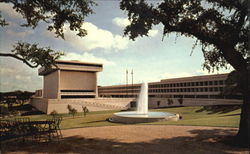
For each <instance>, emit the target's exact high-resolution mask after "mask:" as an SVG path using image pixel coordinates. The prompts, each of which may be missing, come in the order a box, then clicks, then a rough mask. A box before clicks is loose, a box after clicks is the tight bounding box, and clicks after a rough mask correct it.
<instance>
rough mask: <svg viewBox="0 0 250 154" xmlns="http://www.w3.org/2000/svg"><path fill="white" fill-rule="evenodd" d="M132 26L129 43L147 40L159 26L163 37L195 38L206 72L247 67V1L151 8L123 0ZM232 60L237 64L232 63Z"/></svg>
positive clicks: (179, 0)
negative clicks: (131, 40)
mask: <svg viewBox="0 0 250 154" xmlns="http://www.w3.org/2000/svg"><path fill="white" fill-rule="evenodd" d="M120 7H121V9H122V10H125V11H127V14H128V17H129V19H130V21H131V24H130V25H129V26H127V27H126V28H125V30H124V34H125V35H128V36H129V37H130V38H131V39H133V40H134V39H135V38H137V37H139V36H147V35H148V31H149V30H150V29H152V27H153V26H154V25H157V24H162V25H163V27H164V29H163V36H166V35H168V34H169V33H172V32H176V33H177V35H183V36H187V37H194V38H197V41H196V43H195V44H194V45H197V43H199V44H201V46H202V52H203V54H204V58H205V62H204V64H203V66H204V67H205V68H206V69H208V70H209V71H211V70H214V69H217V70H218V69H219V68H221V67H227V64H228V63H230V64H231V65H232V66H233V67H234V68H235V69H236V70H240V69H242V68H246V66H247V64H249V57H250V55H249V46H248V34H249V13H248V12H249V3H248V2H247V0H227V1H225V0H187V1H184V0H165V1H162V2H159V3H158V4H157V5H153V4H151V3H149V2H148V1H145V0H128V1H127V0H123V1H121V3H120ZM233 58H235V59H236V60H233Z"/></svg>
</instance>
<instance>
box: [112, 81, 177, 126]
mask: <svg viewBox="0 0 250 154" xmlns="http://www.w3.org/2000/svg"><path fill="white" fill-rule="evenodd" d="M165 120H172V121H177V120H179V115H178V114H173V113H168V112H148V84H147V83H146V82H144V83H142V86H141V91H140V95H139V99H138V101H137V109H136V111H127V112H117V113H114V114H113V116H112V117H111V118H109V121H111V122H120V123H145V122H155V121H165Z"/></svg>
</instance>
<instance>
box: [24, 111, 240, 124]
mask: <svg viewBox="0 0 250 154" xmlns="http://www.w3.org/2000/svg"><path fill="white" fill-rule="evenodd" d="M227 108H228V109H230V106H229V107H227ZM151 111H161V112H171V113H178V114H180V115H181V116H182V120H179V121H163V122H154V123H143V124H152V125H192V126H217V127H238V125H239V119H240V115H239V114H240V109H239V108H237V109H234V110H231V111H227V112H226V113H223V112H221V111H220V112H218V111H216V112H215V113H211V111H208V110H203V107H200V106H196V107H176V108H164V109H154V110H151ZM222 111H225V110H224V109H223V110H222ZM114 112H118V111H100V112H90V113H88V114H87V116H86V117H84V116H83V114H82V113H78V114H77V115H76V117H75V118H73V117H72V116H70V115H68V114H61V115H62V116H63V121H62V123H61V128H62V129H70V128H79V127H97V126H114V125H124V124H118V123H111V122H108V121H106V119H107V118H109V117H111V116H112V114H113V113H114ZM26 117H30V118H31V119H32V120H43V119H48V118H51V116H50V115H33V116H26Z"/></svg>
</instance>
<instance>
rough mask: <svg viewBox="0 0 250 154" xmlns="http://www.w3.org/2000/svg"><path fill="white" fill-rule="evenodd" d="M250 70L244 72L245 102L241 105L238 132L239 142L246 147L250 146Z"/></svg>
mask: <svg viewBox="0 0 250 154" xmlns="http://www.w3.org/2000/svg"><path fill="white" fill-rule="evenodd" d="M249 71H250V70H248V72H247V73H245V74H244V76H243V78H242V82H243V84H244V85H243V92H242V93H243V104H242V106H241V115H240V126H239V131H238V134H237V142H238V143H239V144H240V145H241V146H244V147H250V142H249V140H250V136H249V132H250V127H249V126H250V119H249V115H250V112H249V110H250V83H249V80H250V73H249Z"/></svg>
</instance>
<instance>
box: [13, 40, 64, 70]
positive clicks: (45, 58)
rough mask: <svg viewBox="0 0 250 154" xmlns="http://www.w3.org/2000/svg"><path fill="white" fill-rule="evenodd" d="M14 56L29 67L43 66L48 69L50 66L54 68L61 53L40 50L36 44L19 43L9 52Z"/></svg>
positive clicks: (46, 49) (44, 49)
mask: <svg viewBox="0 0 250 154" xmlns="http://www.w3.org/2000/svg"><path fill="white" fill-rule="evenodd" d="M11 52H13V53H14V55H15V56H18V57H20V58H21V59H24V60H25V61H24V62H29V63H26V64H27V65H29V66H30V67H33V68H35V67H38V66H39V65H40V66H44V67H45V68H50V67H51V66H52V65H54V66H55V61H56V60H57V59H59V58H60V57H61V56H62V55H64V53H63V52H58V51H54V50H52V49H50V48H49V47H47V48H40V47H38V45H37V44H29V43H21V42H18V43H17V44H16V45H15V46H14V49H13V50H11Z"/></svg>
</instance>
